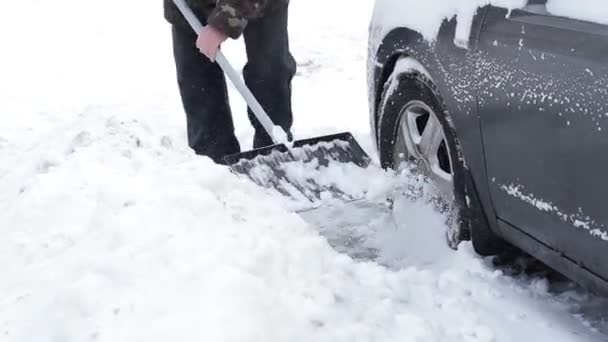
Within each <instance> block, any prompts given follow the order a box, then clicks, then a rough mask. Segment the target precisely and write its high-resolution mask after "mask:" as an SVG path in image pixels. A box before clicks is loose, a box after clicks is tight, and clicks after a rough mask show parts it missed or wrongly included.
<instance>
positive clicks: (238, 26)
mask: <svg viewBox="0 0 608 342" xmlns="http://www.w3.org/2000/svg"><path fill="white" fill-rule="evenodd" d="M163 1H164V10H165V18H166V19H167V20H168V21H169V22H170V23H172V24H186V25H187V23H186V21H185V20H184V18H183V16H182V15H181V13H180V12H179V10H178V9H177V7H176V6H175V4H174V3H173V0H163ZM186 2H187V3H188V5H190V8H192V11H193V12H194V13H195V14H196V15H197V16H198V17H199V18H205V19H206V22H207V23H208V24H209V25H211V26H213V27H215V28H217V29H219V30H221V31H222V32H224V33H226V34H227V35H228V36H230V37H231V38H233V39H237V38H238V37H239V36H240V35H241V34H242V33H243V30H245V27H246V26H247V23H248V22H249V20H252V19H256V18H260V17H262V16H263V15H264V13H265V12H266V11H268V10H271V9H273V8H275V7H277V6H280V5H284V4H286V3H288V2H289V0H186Z"/></svg>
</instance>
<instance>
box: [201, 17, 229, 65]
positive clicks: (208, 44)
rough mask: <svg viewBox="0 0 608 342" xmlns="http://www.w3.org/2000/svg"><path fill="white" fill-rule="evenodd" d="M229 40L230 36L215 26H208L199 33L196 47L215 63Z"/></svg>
mask: <svg viewBox="0 0 608 342" xmlns="http://www.w3.org/2000/svg"><path fill="white" fill-rule="evenodd" d="M227 39H228V36H227V35H226V34H225V33H224V32H222V31H220V30H218V29H216V28H214V27H213V26H210V25H207V26H205V27H204V28H203V29H202V30H201V32H199V34H198V39H197V40H196V47H198V49H199V50H200V51H201V53H202V54H204V55H205V56H207V58H209V60H211V61H212V62H215V56H216V55H217V51H218V50H219V49H220V46H221V45H222V43H223V42H225V41H226V40H227Z"/></svg>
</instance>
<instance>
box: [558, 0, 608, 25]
mask: <svg viewBox="0 0 608 342" xmlns="http://www.w3.org/2000/svg"><path fill="white" fill-rule="evenodd" d="M547 10H548V11H549V12H550V13H551V14H554V15H559V16H563V17H568V18H573V19H578V20H587V21H591V22H595V23H598V24H608V3H607V2H606V1H604V0H578V1H576V2H574V1H570V0H548V1H547Z"/></svg>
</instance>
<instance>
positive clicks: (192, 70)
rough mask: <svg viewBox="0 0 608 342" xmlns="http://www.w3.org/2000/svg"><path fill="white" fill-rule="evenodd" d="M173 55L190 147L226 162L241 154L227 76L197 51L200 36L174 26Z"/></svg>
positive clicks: (217, 161)
mask: <svg viewBox="0 0 608 342" xmlns="http://www.w3.org/2000/svg"><path fill="white" fill-rule="evenodd" d="M173 53H174V57H175V65H176V69H177V81H178V85H179V90H180V94H181V97H182V103H183V106H184V110H185V112H186V119H187V127H188V144H189V145H190V147H191V148H192V149H193V150H194V151H195V152H196V153H197V154H200V155H205V156H208V157H210V158H211V159H213V160H214V161H215V162H216V163H223V162H222V160H221V159H222V157H223V156H225V155H227V154H233V153H238V152H240V147H239V143H238V140H237V139H236V136H235V135H234V124H233V122H232V114H231V111H230V105H229V103H228V92H227V88H226V80H225V78H224V74H223V72H222V70H221V68H220V67H219V66H218V65H217V64H215V63H211V62H210V61H209V60H208V59H207V58H206V57H205V56H203V55H202V54H201V53H200V52H199V50H198V49H197V48H196V35H195V34H194V32H193V31H192V30H191V29H190V28H189V27H185V26H180V25H173Z"/></svg>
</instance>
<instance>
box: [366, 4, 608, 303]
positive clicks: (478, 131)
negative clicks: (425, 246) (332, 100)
mask: <svg viewBox="0 0 608 342" xmlns="http://www.w3.org/2000/svg"><path fill="white" fill-rule="evenodd" d="M380 24H381V23H377V22H373V21H372V27H371V29H372V31H373V30H374V28H375V27H376V26H377V25H380ZM456 26H457V24H456V21H455V20H451V21H447V20H446V21H444V23H443V24H442V26H441V29H440V32H439V35H438V36H437V39H436V41H435V42H434V43H433V44H429V42H428V41H427V40H425V39H423V37H422V36H421V35H420V34H419V33H418V32H416V31H415V30H412V29H410V28H408V27H406V26H402V27H394V28H391V29H390V30H389V31H387V32H386V33H385V34H382V35H380V36H377V37H375V38H373V39H372V40H371V41H370V56H369V84H370V91H369V93H370V103H371V108H372V110H371V121H372V127H373V129H372V131H373V133H374V134H375V140H376V142H377V148H378V152H379V156H380V158H381V162H382V164H383V165H384V166H385V167H392V168H397V167H399V166H400V165H401V164H402V163H403V162H404V161H412V160H414V161H417V162H418V164H419V165H421V166H422V169H423V170H424V172H425V173H427V174H428V175H429V177H430V179H431V180H433V182H434V183H435V184H436V185H437V188H438V189H439V190H440V191H441V194H442V197H445V198H446V199H448V200H449V201H450V202H451V203H453V205H454V207H455V208H456V209H457V211H458V212H459V217H460V222H461V224H460V225H459V230H457V231H456V233H455V234H453V235H452V236H451V237H450V239H451V241H452V242H454V244H456V243H458V242H459V241H461V240H467V239H471V240H472V243H473V246H474V248H475V250H476V251H477V252H478V253H480V254H482V255H492V254H495V253H497V252H500V250H501V249H502V248H504V246H505V243H506V242H508V243H510V244H512V245H515V246H517V247H519V248H521V249H522V250H524V251H525V252H527V253H529V254H531V255H533V256H534V257H536V258H538V259H539V260H541V261H543V262H544V263H546V264H548V265H549V266H551V267H552V268H554V269H556V270H558V271H559V272H561V273H563V274H564V275H566V276H568V277H569V278H571V279H573V280H574V281H576V282H578V283H580V284H582V285H583V286H585V287H587V288H589V289H591V290H594V291H596V292H598V293H600V294H603V295H608V262H606V259H607V257H608V205H607V198H608V26H606V25H601V24H597V23H592V22H586V21H579V20H575V19H570V18H565V17H559V16H554V15H552V14H550V13H548V12H547V11H546V8H545V5H544V1H542V0H541V1H538V0H534V1H533V2H531V3H529V4H528V6H527V7H525V8H523V9H519V10H513V11H512V12H510V13H509V11H508V10H507V9H504V8H500V7H495V6H486V7H482V8H479V9H478V11H477V13H476V15H475V17H474V20H473V25H472V28H471V33H470V38H469V40H468V47H467V48H462V47H459V45H460V44H455V33H456ZM374 39H375V40H374ZM376 47H377V48H376Z"/></svg>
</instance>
